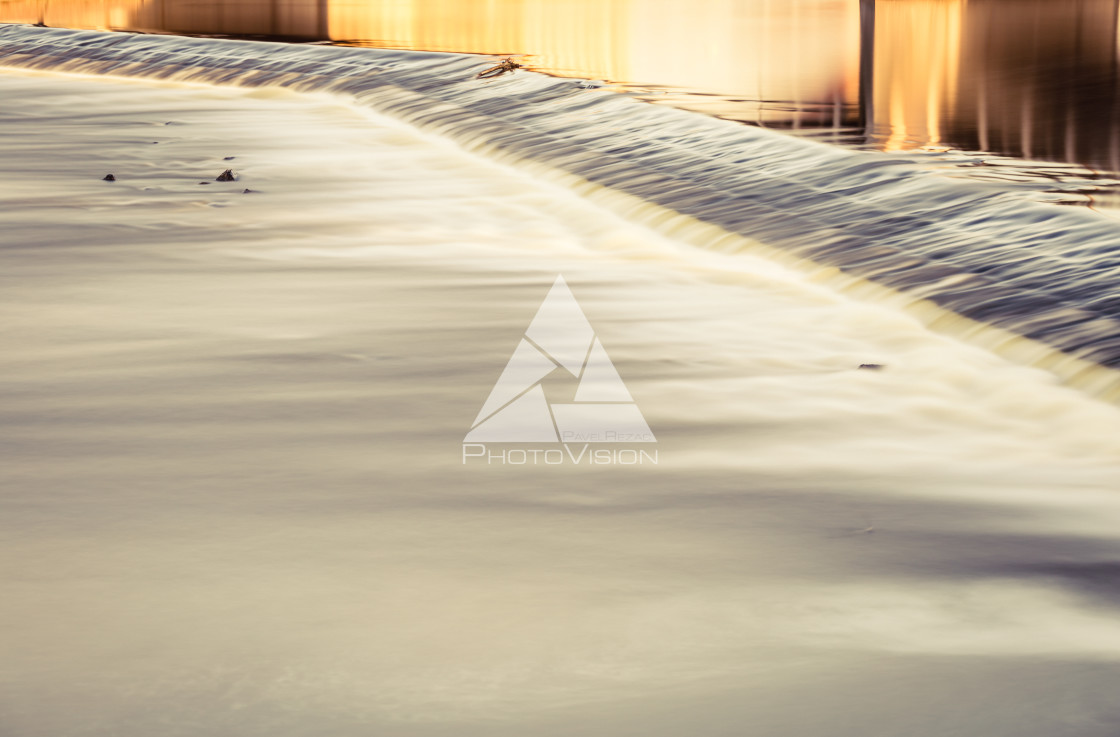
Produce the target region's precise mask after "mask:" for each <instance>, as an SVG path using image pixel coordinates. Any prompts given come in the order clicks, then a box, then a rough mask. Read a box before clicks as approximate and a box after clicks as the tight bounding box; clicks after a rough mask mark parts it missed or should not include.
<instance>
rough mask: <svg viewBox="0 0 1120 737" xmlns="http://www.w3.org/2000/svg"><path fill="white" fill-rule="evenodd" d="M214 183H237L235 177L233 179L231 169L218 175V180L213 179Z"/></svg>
mask: <svg viewBox="0 0 1120 737" xmlns="http://www.w3.org/2000/svg"><path fill="white" fill-rule="evenodd" d="M214 181H215V182H234V181H237V177H235V176H234V175H233V169H226V170H225V171H223V172H222V173H221V174H219V175H218V178H217V179H215V180H214Z"/></svg>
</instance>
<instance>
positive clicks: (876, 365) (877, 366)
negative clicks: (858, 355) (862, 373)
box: [859, 363, 883, 371]
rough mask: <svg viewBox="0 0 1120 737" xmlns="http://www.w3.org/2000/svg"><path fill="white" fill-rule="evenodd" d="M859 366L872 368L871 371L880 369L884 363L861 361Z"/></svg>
mask: <svg viewBox="0 0 1120 737" xmlns="http://www.w3.org/2000/svg"><path fill="white" fill-rule="evenodd" d="M859 367H860V368H861V369H870V370H871V371H878V370H879V369H881V368H883V364H881V363H861V364H860V365H859Z"/></svg>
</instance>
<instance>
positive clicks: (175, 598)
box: [0, 72, 1120, 737]
mask: <svg viewBox="0 0 1120 737" xmlns="http://www.w3.org/2000/svg"><path fill="white" fill-rule="evenodd" d="M0 87H2V94H3V99H4V100H5V105H4V106H3V108H2V109H0V130H3V132H4V135H3V136H0V173H2V176H0V229H2V232H3V233H5V237H4V239H3V243H2V246H0V275H2V277H0V278H2V279H3V288H2V289H0V314H2V315H3V320H2V321H0V326H2V331H0V376H2V377H3V378H2V379H0V392H2V393H3V398H2V399H0V433H3V439H2V447H3V454H4V457H3V463H2V464H0V486H2V488H3V492H2V493H0V535H2V542H0V546H2V547H0V586H2V587H3V595H0V650H2V652H3V657H2V658H0V732H2V733H3V734H4V735H5V737H32V736H35V737H38V736H39V735H51V736H52V737H70V736H71V735H73V736H77V735H98V736H101V735H105V736H108V735H116V736H118V737H142V736H143V737H146V736H148V735H152V734H159V735H166V736H168V737H175V736H177V735H183V736H184V737H185V736H187V735H191V736H194V735H199V734H206V735H216V736H226V735H228V736H229V737H233V736H234V735H237V736H238V737H245V736H248V737H253V736H255V735H260V736H262V737H263V736H264V735H268V736H269V737H275V736H276V735H286V736H291V737H295V736H300V735H308V736H309V737H310V736H311V735H315V736H316V737H321V736H322V735H335V736H340V737H341V736H346V737H349V736H354V737H357V736H358V735H369V734H385V735H456V736H462V735H487V736H495V735H511V736H512V735H526V734H532V735H571V734H575V733H581V734H609V735H626V734H642V735H666V736H669V735H674V736H675V735H680V734H682V733H697V734H704V735H728V737H730V736H732V735H736V736H738V735H742V734H744V732H746V731H749V732H751V733H755V734H764V735H778V734H828V735H836V736H837V737H848V736H849V735H850V736H851V737H856V736H857V735H858V736H859V737H866V736H867V735H874V736H877V737H878V736H881V737H888V736H893V735H899V734H906V735H915V736H922V735H930V736H931V737H933V736H936V737H942V735H945V734H969V735H973V734H983V735H985V736H986V737H1001V736H1004V735H1006V736H1007V737H1012V736H1014V737H1053V736H1054V735H1056V734H1068V735H1077V736H1078V737H1112V735H1114V734H1116V732H1117V729H1120V711H1118V710H1117V705H1116V701H1115V693H1116V691H1117V686H1118V685H1120V665H1118V664H1120V625H1118V624H1117V623H1118V621H1120V620H1118V618H1117V609H1116V605H1117V600H1116V596H1115V590H1116V589H1115V585H1116V583H1117V572H1118V570H1120V568H1118V561H1120V544H1118V542H1117V538H1116V529H1117V523H1118V522H1120V502H1118V499H1117V497H1116V489H1117V488H1118V485H1120V461H1118V458H1120V445H1118V442H1120V441H1118V439H1120V413H1118V411H1117V409H1116V408H1115V407H1112V406H1110V405H1106V404H1102V403H1099V402H1095V401H1093V400H1091V399H1089V398H1087V397H1086V396H1084V395H1083V394H1081V393H1079V392H1076V391H1073V390H1070V389H1067V388H1063V387H1061V386H1058V385H1057V384H1056V382H1055V380H1054V378H1053V377H1052V376H1051V375H1050V374H1048V373H1046V372H1044V371H1041V370H1037V369H1028V368H1023V367H1020V366H1016V365H1013V364H1010V363H1007V362H1006V361H1004V360H1002V359H999V358H997V357H995V356H993V355H992V354H990V353H988V352H986V351H984V350H980V349H977V348H972V347H969V346H966V345H963V344H961V343H958V342H956V341H953V340H950V339H947V338H944V337H940V336H938V335H935V334H933V333H931V332H929V331H928V330H927V329H925V328H924V327H922V326H921V324H919V323H918V322H917V321H916V320H914V319H913V318H910V317H907V316H905V315H903V314H901V313H899V312H898V311H896V310H894V309H892V308H889V307H886V306H879V305H875V304H868V303H865V302H861V301H857V300H856V299H853V298H850V297H846V296H843V295H841V294H838V293H836V292H834V291H832V290H829V289H826V288H824V287H822V286H820V285H819V284H817V283H814V281H813V280H812V279H810V278H807V277H805V276H804V275H801V274H799V273H797V272H793V271H790V270H787V269H785V268H782V267H780V266H778V265H776V264H774V263H772V262H770V261H767V260H763V259H761V258H757V257H755V256H752V255H750V254H719V253H714V252H710V251H703V250H699V249H696V248H693V247H690V246H688V245H685V244H683V243H681V242H678V241H675V240H673V239H671V238H666V237H664V236H663V235H660V234H658V233H656V232H654V231H653V230H650V229H647V228H645V227H642V226H639V225H635V224H634V223H632V222H629V221H627V220H626V219H623V218H621V217H619V216H618V215H616V214H614V213H612V212H610V211H608V210H606V209H603V208H602V207H600V206H599V205H596V204H594V202H592V201H589V200H588V199H586V198H584V197H581V196H579V195H578V194H577V193H575V192H574V191H572V190H570V189H567V188H564V187H562V186H558V185H555V184H551V183H549V182H547V181H543V180H542V179H541V178H539V177H535V176H532V175H529V174H526V173H525V172H521V171H518V170H516V169H513V168H510V167H508V166H506V165H503V164H500V163H496V162H495V161H493V160H490V159H487V158H485V157H482V156H479V155H477V154H472V153H469V152H467V151H464V150H462V149H460V148H458V147H456V146H455V145H454V144H452V143H450V142H448V141H447V140H445V139H441V138H437V137H433V136H431V135H428V134H425V133H422V132H420V131H418V130H417V129H415V128H412V127H410V126H407V125H404V124H402V123H400V122H397V121H394V120H392V119H390V118H387V117H383V116H381V115H378V114H375V113H373V112H371V111H370V110H369V109H368V108H365V107H363V106H361V105H357V104H353V103H349V102H347V101H346V99H345V98H341V97H337V96H332V95H326V94H308V93H296V92H293V91H290V90H283V89H277V88H273V87H264V88H260V89H256V90H245V89H237V88H221V87H213V86H207V85H199V84H193V85H192V84H183V83H170V82H165V83H160V82H158V81H152V80H148V81H143V82H128V81H123V80H112V81H110V80H98V79H94V78H90V77H66V76H61V75H55V74H38V75H36V74H16V73H12V72H8V73H5V74H4V75H3V76H0ZM228 157H233V158H232V159H230V158H228ZM229 167H232V168H233V169H234V171H235V172H236V174H237V176H238V180H237V181H235V182H230V183H219V182H215V181H214V179H215V177H216V176H217V174H218V173H219V172H221V171H222V170H224V169H226V168H229ZM110 172H112V173H114V174H115V176H116V178H117V181H116V182H104V181H102V177H103V176H104V175H105V174H106V173H110ZM203 182H206V184H203ZM246 188H248V189H251V190H253V192H251V193H248V194H245V193H243V190H244V189H246ZM558 273H562V274H563V275H564V276H565V277H566V278H567V280H568V282H569V284H570V285H571V287H572V290H573V292H574V293H575V295H576V297H577V298H578V299H579V300H580V303H581V305H582V306H583V309H584V311H585V313H586V314H587V316H588V319H589V320H590V321H591V323H592V325H593V326H594V327H595V329H596V331H597V333H598V335H599V336H600V338H601V340H602V341H603V344H604V345H605V346H606V348H607V350H608V352H609V353H610V355H611V357H612V359H613V360H614V362H615V365H616V366H617V368H618V370H619V372H620V374H621V375H622V376H623V378H624V380H625V381H626V383H627V386H628V388H629V389H630V391H631V393H632V394H633V396H634V399H635V401H636V402H638V404H639V405H640V407H641V409H642V411H643V413H644V414H645V417H646V418H647V420H648V421H649V422H650V425H651V426H652V428H653V429H654V431H655V433H656V434H657V437H658V440H659V442H658V444H657V445H658V450H659V456H660V463H659V464H658V465H656V466H644V467H621V466H602V467H590V466H582V467H576V466H565V467H560V468H556V467H510V466H504V467H503V466H494V465H463V464H462V463H461V450H460V443H461V441H462V438H463V436H464V434H465V433H466V431H467V429H468V428H469V425H470V423H471V420H472V418H473V417H474V416H475V414H476V413H477V411H478V409H479V407H480V406H481V404H482V402H483V401H484V400H485V397H486V395H487V393H488V392H489V390H490V387H491V386H492V384H493V382H494V380H495V378H496V377H497V375H498V374H499V373H500V371H501V369H502V366H503V365H504V364H505V361H506V360H507V358H508V356H509V352H510V351H511V350H512V348H513V347H514V346H515V345H516V343H517V341H518V339H519V336H520V335H521V334H522V332H523V331H524V329H525V326H526V324H527V323H528V321H529V319H530V318H531V317H532V314H533V312H534V311H535V310H536V307H537V305H538V304H539V303H540V300H541V299H542V298H543V295H544V293H545V292H546V291H547V289H548V286H549V285H550V284H551V283H552V280H553V279H554V278H555V276H556V274H558ZM861 363H879V364H883V365H884V366H885V367H886V368H884V369H882V370H879V371H867V370H860V369H858V368H857V367H858V366H859V365H860V364H861Z"/></svg>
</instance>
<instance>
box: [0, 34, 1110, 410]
mask: <svg viewBox="0 0 1120 737" xmlns="http://www.w3.org/2000/svg"><path fill="white" fill-rule="evenodd" d="M0 65H4V66H9V67H20V68H27V69H39V70H50V71H58V72H70V73H79V74H98V75H112V76H123V77H144V78H153V79H163V80H174V81H180V82H196V83H202V84H209V85H238V86H247V87H252V86H278V87H286V88H291V89H296V90H302V91H315V92H328V93H334V94H338V95H344V96H348V97H350V98H352V99H354V100H355V101H356V102H358V103H359V104H362V105H367V106H369V107H372V108H374V109H376V110H378V111H380V112H384V113H387V114H391V115H393V116H395V117H398V118H401V119H403V120H405V121H407V122H409V123H411V124H414V125H416V126H419V127H421V128H423V129H427V130H429V131H432V132H435V133H438V134H440V135H444V136H447V137H450V138H452V139H454V140H456V141H457V142H458V143H460V144H461V145H463V146H465V147H467V148H468V149H471V150H474V151H477V152H480V153H484V154H485V155H487V156H490V157H493V158H497V159H498V160H501V161H504V162H507V163H511V164H515V165H517V166H520V167H523V168H528V169H530V170H531V171H533V172H534V173H537V174H539V175H541V176H545V177H550V178H553V179H554V180H558V181H561V182H563V183H566V184H567V185H568V186H570V187H572V188H574V189H576V190H577V191H579V192H580V193H581V194H583V195H585V196H587V197H589V198H592V199H594V200H596V201H598V202H600V203H602V204H604V205H606V206H608V207H611V208H612V209H615V210H616V211H619V212H622V213H623V214H625V215H626V216H627V217H629V218H630V219H632V220H636V221H640V222H643V223H646V224H648V225H650V226H653V227H655V228H657V229H659V230H661V231H663V232H667V233H670V234H672V235H673V236H674V237H676V238H678V239H681V240H686V241H688V242H690V243H692V244H693V245H696V246H699V247H702V248H710V249H718V250H723V251H735V250H753V251H756V252H759V253H762V254H765V255H767V256H770V257H774V258H778V259H781V260H784V261H787V262H789V263H795V264H796V265H798V266H799V267H800V268H803V269H807V270H810V271H812V272H814V273H815V274H817V275H818V277H819V278H820V279H821V280H824V281H828V282H829V283H831V284H833V285H835V286H837V287H839V288H841V289H843V290H845V291H849V292H851V293H855V294H858V295H860V296H865V297H868V298H874V299H885V300H889V301H891V302H892V303H894V304H896V305H897V306H898V307H900V308H903V309H906V310H907V311H909V312H910V313H912V314H915V315H917V316H919V317H920V318H921V319H923V320H924V321H925V322H926V323H927V324H928V325H930V326H932V327H933V328H935V329H937V330H939V331H942V332H946V333H949V334H953V335H956V336H959V337H962V338H965V339H967V340H970V341H972V342H975V343H977V344H980V345H983V346H985V347H988V348H990V349H992V350H994V351H996V352H998V353H1000V354H1002V355H1005V356H1008V357H1010V358H1013V359H1014V360H1017V361H1021V362H1024V363H1028V364H1031V365H1037V366H1042V367H1045V368H1047V369H1049V370H1051V371H1054V372H1055V373H1057V374H1058V375H1059V376H1061V377H1062V378H1063V379H1065V380H1066V381H1068V382H1070V383H1071V384H1073V385H1075V386H1078V387H1080V388H1083V389H1086V390H1088V391H1090V392H1092V393H1094V394H1097V395H1100V396H1102V397H1105V398H1108V399H1111V400H1115V399H1118V398H1120V374H1118V373H1116V371H1117V370H1118V369H1120V297H1117V296H1116V291H1115V287H1116V283H1117V279H1118V278H1120V226H1118V225H1117V224H1116V223H1115V222H1113V221H1109V220H1107V219H1105V218H1102V217H1100V216H1099V215H1097V214H1096V213H1093V212H1089V211H1082V210H1075V209H1070V208H1055V207H1051V206H1046V205H1042V204H1038V203H1034V202H1030V201H1027V200H1026V199H1024V198H1023V197H1022V196H1021V195H1019V194H1015V193H1009V192H1007V191H1006V190H1003V189H1001V188H999V187H998V186H996V185H991V186H989V185H986V184H983V183H977V182H962V181H950V180H946V179H943V178H941V177H938V176H934V175H931V174H930V173H929V172H927V171H922V170H920V169H918V168H916V167H912V166H910V165H908V164H906V163H905V162H900V161H898V160H892V159H886V158H883V157H881V156H878V155H876V154H870V153H857V152H851V151H844V150H840V149H836V148H832V147H829V146H826V145H824V144H819V143H815V142H813V141H808V140H802V139H795V138H792V137H787V136H783V135H781V134H776V133H773V132H770V131H766V130H760V129H755V128H748V127H744V126H740V125H736V124H732V123H729V122H726V121H721V120H716V119H712V118H707V117H705V116H702V115H697V114H694V113H688V112H684V111H681V110H675V109H670V108H665V107H659V106H652V105H644V104H641V103H638V102H635V101H634V100H631V99H627V98H625V97H621V96H618V95H615V94H611V93H609V92H604V91H601V90H595V89H588V88H586V86H585V85H581V84H579V83H578V82H574V81H572V80H564V79H556V78H552V77H547V76H544V75H539V74H533V73H528V72H521V71H519V72H517V73H515V74H509V75H505V76H502V77H499V78H496V79H493V80H478V79H476V77H475V75H476V74H477V72H479V71H480V70H481V69H483V68H485V66H488V65H489V60H488V59H480V58H479V57H477V56H471V55H463V54H444V53H421V52H400V51H392V50H371V49H346V48H335V47H323V46H297V45H286V44H277V43H261V42H241V41H229V40H214V39H194V38H175V37H167V36H149V35H132V34H117V33H101V32H86V31H66V30H55V29H39V28H31V27H25V26H2V27H0Z"/></svg>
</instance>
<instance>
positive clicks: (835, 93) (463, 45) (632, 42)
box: [330, 0, 859, 124]
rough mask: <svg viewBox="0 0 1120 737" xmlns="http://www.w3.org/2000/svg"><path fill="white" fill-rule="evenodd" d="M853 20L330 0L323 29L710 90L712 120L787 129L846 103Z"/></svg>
mask: <svg viewBox="0 0 1120 737" xmlns="http://www.w3.org/2000/svg"><path fill="white" fill-rule="evenodd" d="M858 14H859V1H858V0H814V1H813V2H804V1H803V0H798V1H795V2H773V1H772V0H706V1H705V2H702V3H697V2H693V1H692V0H568V1H567V2H556V0H398V1H397V2H366V1H365V0H332V2H331V14H330V34H331V37H332V38H333V39H335V40H372V41H376V42H378V43H381V44H386V45H394V46H401V47H407V48H426V49H438V50H446V51H467V52H475V53H487V54H531V55H533V59H532V61H533V63H534V64H535V65H537V66H538V67H540V68H543V69H548V70H550V71H552V72H554V73H559V74H564V75H570V76H577V77H589V78H592V79H606V80H611V81H621V82H631V83H637V84H656V85H659V86H666V87H675V88H679V89H683V90H690V91H694V92H699V93H708V94H718V95H720V96H721V99H720V100H714V99H713V100H711V106H712V110H711V111H712V112H716V113H720V114H727V112H728V108H729V107H733V105H732V106H729V105H727V98H744V99H748V100H752V101H757V100H769V101H771V102H770V104H769V105H764V106H761V108H762V110H761V111H759V110H755V111H754V113H753V114H752V115H749V116H747V115H742V116H741V117H746V118H749V119H752V120H753V119H760V120H762V119H766V120H770V119H775V120H783V121H790V122H793V123H795V124H796V122H797V120H798V118H799V116H800V115H801V114H802V112H803V108H805V107H813V106H816V107H817V108H822V107H828V106H831V105H833V104H834V103H840V104H841V105H844V104H848V105H854V104H855V102H856V99H857V85H858V63H859V58H858V55H859V36H858V32H859V27H858V17H859V15H858ZM691 102H692V103H694V104H696V103H699V102H700V101H699V100H698V99H692V100H691ZM805 103H809V105H805ZM721 107H722V109H721ZM754 107H755V108H758V107H759V106H757V105H756V106H754ZM826 115H827V118H828V119H829V120H830V121H831V119H832V115H833V113H832V111H831V109H829V110H828V111H827V112H826Z"/></svg>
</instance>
